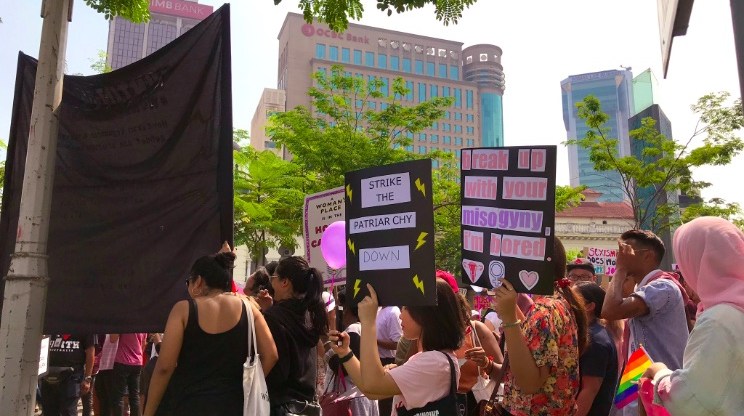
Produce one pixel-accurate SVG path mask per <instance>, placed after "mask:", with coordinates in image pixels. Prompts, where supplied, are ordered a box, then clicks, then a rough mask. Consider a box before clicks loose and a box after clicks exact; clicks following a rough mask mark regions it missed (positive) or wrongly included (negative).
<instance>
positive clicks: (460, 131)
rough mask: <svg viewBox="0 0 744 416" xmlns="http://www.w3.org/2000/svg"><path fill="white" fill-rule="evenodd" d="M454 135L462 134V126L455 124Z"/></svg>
mask: <svg viewBox="0 0 744 416" xmlns="http://www.w3.org/2000/svg"><path fill="white" fill-rule="evenodd" d="M455 133H462V126H461V125H459V124H455Z"/></svg>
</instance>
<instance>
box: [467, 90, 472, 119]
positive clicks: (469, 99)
mask: <svg viewBox="0 0 744 416" xmlns="http://www.w3.org/2000/svg"><path fill="white" fill-rule="evenodd" d="M465 107H466V108H467V109H468V110H470V109H472V108H473V90H465ZM468 121H471V120H468Z"/></svg>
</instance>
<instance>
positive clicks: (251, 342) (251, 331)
mask: <svg viewBox="0 0 744 416" xmlns="http://www.w3.org/2000/svg"><path fill="white" fill-rule="evenodd" d="M242 303H243V310H244V311H245V312H246V316H247V317H248V334H247V335H248V358H247V359H248V361H249V362H253V357H255V356H256V355H257V353H256V325H254V322H253V308H252V307H251V305H249V304H247V303H246V300H245V299H243V300H242Z"/></svg>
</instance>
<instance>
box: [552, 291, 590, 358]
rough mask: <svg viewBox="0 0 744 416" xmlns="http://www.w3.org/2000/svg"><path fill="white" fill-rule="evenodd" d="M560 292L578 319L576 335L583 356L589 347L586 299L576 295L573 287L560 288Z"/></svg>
mask: <svg viewBox="0 0 744 416" xmlns="http://www.w3.org/2000/svg"><path fill="white" fill-rule="evenodd" d="M558 292H559V293H560V294H561V295H562V296H563V298H564V299H566V301H567V302H568V304H569V305H570V306H571V312H572V313H573V316H574V318H575V319H576V335H577V336H578V340H579V356H581V354H583V353H584V350H586V347H587V346H588V345H589V336H588V322H587V317H586V305H585V304H584V298H582V297H581V295H580V294H578V293H576V290H575V289H574V288H573V287H571V286H567V287H558Z"/></svg>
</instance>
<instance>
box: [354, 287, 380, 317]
mask: <svg viewBox="0 0 744 416" xmlns="http://www.w3.org/2000/svg"><path fill="white" fill-rule="evenodd" d="M367 290H369V296H365V297H364V299H363V300H362V301H361V302H359V322H361V323H362V325H374V324H375V321H376V320H377V307H378V306H380V305H379V303H378V302H377V292H375V289H374V288H373V287H372V285H371V284H369V283H367Z"/></svg>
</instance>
